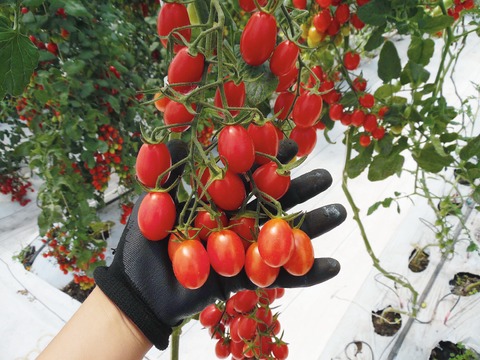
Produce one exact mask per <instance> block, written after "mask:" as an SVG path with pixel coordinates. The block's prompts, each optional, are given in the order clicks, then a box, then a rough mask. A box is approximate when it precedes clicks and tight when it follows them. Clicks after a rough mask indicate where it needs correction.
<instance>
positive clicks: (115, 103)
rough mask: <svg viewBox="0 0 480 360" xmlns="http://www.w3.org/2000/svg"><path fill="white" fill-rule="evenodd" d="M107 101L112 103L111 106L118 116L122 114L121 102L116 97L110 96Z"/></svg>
mask: <svg viewBox="0 0 480 360" xmlns="http://www.w3.org/2000/svg"><path fill="white" fill-rule="evenodd" d="M107 100H108V102H109V103H110V106H111V107H112V109H113V110H115V112H116V113H117V114H120V102H119V101H118V99H117V98H116V97H113V96H110V95H109V96H108V97H107Z"/></svg>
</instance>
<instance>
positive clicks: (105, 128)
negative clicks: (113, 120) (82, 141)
mask: <svg viewBox="0 0 480 360" xmlns="http://www.w3.org/2000/svg"><path fill="white" fill-rule="evenodd" d="M98 132H99V136H98V140H100V141H104V142H105V143H106V144H107V150H106V151H105V152H103V153H99V152H97V153H95V166H94V167H93V168H90V167H89V166H88V163H85V165H84V166H85V169H87V170H88V172H89V173H90V175H91V176H92V185H93V187H94V188H95V189H96V190H98V191H103V190H105V188H106V187H107V185H108V181H109V180H110V175H111V167H112V166H113V167H114V168H115V169H116V170H117V172H119V173H123V174H124V175H125V174H128V167H127V166H126V165H122V158H121V152H122V144H123V138H122V137H121V136H120V134H119V132H118V130H117V129H115V128H114V127H113V126H112V125H102V126H100V128H99V129H98Z"/></svg>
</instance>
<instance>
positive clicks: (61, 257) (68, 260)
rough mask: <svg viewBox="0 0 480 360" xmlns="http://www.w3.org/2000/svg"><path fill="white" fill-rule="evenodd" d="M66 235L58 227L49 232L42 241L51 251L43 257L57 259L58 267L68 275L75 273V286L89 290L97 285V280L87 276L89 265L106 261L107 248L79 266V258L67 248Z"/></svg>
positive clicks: (100, 250)
mask: <svg viewBox="0 0 480 360" xmlns="http://www.w3.org/2000/svg"><path fill="white" fill-rule="evenodd" d="M65 235H66V234H65V233H64V232H62V231H61V230H60V229H59V228H58V227H53V228H51V229H50V230H48V231H47V232H46V234H45V237H44V238H43V239H42V242H43V243H44V244H47V245H48V247H49V250H48V251H46V252H44V253H43V254H42V256H43V257H44V258H48V257H53V258H55V260H56V262H57V264H58V267H59V268H60V270H61V271H62V272H63V273H64V274H65V275H66V274H68V273H69V272H73V273H74V274H73V281H74V282H75V284H79V285H80V287H81V288H82V289H83V290H87V289H89V288H91V287H93V286H94V285H95V280H94V279H93V278H92V277H89V276H87V275H86V273H85V271H86V270H87V269H88V266H89V264H93V263H95V262H98V261H100V260H104V259H105V250H106V249H105V248H102V249H99V251H98V252H95V253H93V254H92V255H91V257H90V259H89V261H88V263H83V264H82V265H79V264H78V261H77V256H75V255H72V253H71V251H70V250H69V249H68V248H67V246H65V241H64V239H65Z"/></svg>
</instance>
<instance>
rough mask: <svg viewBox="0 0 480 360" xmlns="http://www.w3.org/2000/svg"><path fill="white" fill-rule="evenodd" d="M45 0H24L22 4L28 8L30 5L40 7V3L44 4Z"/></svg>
mask: <svg viewBox="0 0 480 360" xmlns="http://www.w3.org/2000/svg"><path fill="white" fill-rule="evenodd" d="M43 1H44V0H23V1H22V4H23V6H26V7H28V8H30V7H39V6H40V5H42V4H43Z"/></svg>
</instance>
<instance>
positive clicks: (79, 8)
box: [65, 0, 93, 19]
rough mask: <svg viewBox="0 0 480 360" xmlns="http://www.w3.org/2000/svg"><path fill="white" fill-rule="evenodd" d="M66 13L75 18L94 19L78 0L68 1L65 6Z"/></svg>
mask: <svg viewBox="0 0 480 360" xmlns="http://www.w3.org/2000/svg"><path fill="white" fill-rule="evenodd" d="M65 12H66V13H67V14H68V15H72V16H75V17H86V18H88V19H90V18H92V17H93V16H92V14H90V12H89V11H88V10H87V9H86V8H85V7H84V6H83V5H82V3H80V2H79V1H77V0H68V1H67V2H66V4H65Z"/></svg>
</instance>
